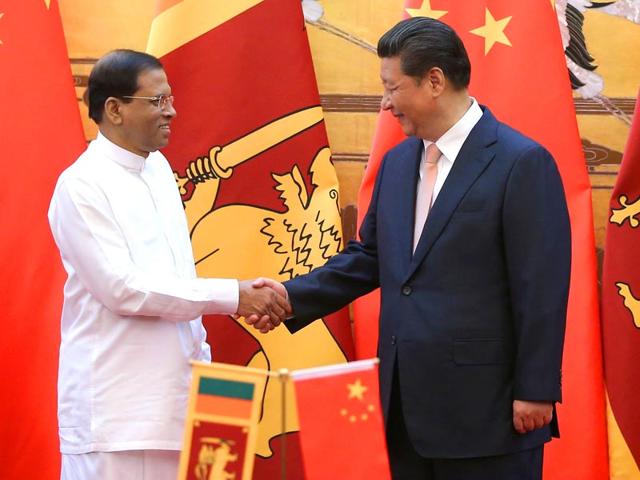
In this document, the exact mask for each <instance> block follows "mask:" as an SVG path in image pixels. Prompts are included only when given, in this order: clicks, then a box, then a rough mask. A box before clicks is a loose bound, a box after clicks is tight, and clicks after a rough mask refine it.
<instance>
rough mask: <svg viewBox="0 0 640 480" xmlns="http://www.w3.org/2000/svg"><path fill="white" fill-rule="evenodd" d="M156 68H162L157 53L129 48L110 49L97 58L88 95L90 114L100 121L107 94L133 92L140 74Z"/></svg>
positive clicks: (118, 95)
mask: <svg viewBox="0 0 640 480" xmlns="http://www.w3.org/2000/svg"><path fill="white" fill-rule="evenodd" d="M155 69H162V63H160V60H158V59H157V58H156V57H154V56H153V55H149V54H147V53H143V52H136V51H135V50H127V49H119V50H113V51H112V52H109V53H107V54H106V55H105V56H104V57H102V58H101V59H100V60H98V61H97V62H96V64H95V66H94V67H93V70H92V71H91V74H90V75H89V85H88V87H87V91H86V92H85V96H84V99H85V103H86V104H87V105H88V106H89V117H90V118H91V119H92V120H93V121H94V122H96V123H98V124H99V123H100V122H102V116H103V114H104V104H105V102H106V100H107V98H109V97H116V98H122V97H123V96H126V95H133V94H134V93H135V92H136V91H137V90H138V77H139V76H140V74H141V73H142V72H145V71H147V70H155ZM123 101H125V102H128V101H130V100H127V99H123Z"/></svg>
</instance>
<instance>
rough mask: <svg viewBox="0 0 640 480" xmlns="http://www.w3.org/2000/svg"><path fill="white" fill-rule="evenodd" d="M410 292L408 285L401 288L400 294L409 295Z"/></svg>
mask: <svg viewBox="0 0 640 480" xmlns="http://www.w3.org/2000/svg"><path fill="white" fill-rule="evenodd" d="M412 290H413V289H412V288H411V287H410V286H409V285H405V286H404V287H402V294H403V295H411V292H412Z"/></svg>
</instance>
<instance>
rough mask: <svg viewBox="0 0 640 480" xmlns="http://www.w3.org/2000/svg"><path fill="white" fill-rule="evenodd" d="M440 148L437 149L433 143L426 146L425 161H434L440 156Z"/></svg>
mask: <svg viewBox="0 0 640 480" xmlns="http://www.w3.org/2000/svg"><path fill="white" fill-rule="evenodd" d="M440 155H442V154H441V153H440V149H438V147H437V145H436V144H435V143H432V144H430V145H429V146H428V147H427V154H426V155H425V161H426V162H427V163H436V162H437V161H438V159H439V158H440Z"/></svg>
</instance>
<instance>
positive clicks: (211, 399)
mask: <svg viewBox="0 0 640 480" xmlns="http://www.w3.org/2000/svg"><path fill="white" fill-rule="evenodd" d="M251 407H252V402H251V401H250V400H240V399H237V398H229V397H219V396H218V395H198V398H197V399H196V413H207V414H210V415H221V416H225V417H240V418H249V417H251Z"/></svg>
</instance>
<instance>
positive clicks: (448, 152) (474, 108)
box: [422, 97, 482, 163]
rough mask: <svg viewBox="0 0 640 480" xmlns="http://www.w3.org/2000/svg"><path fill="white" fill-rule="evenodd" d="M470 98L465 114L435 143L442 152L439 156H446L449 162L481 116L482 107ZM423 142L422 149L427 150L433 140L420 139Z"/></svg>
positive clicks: (455, 155)
mask: <svg viewBox="0 0 640 480" xmlns="http://www.w3.org/2000/svg"><path fill="white" fill-rule="evenodd" d="M470 98H471V106H470V107H469V109H468V110H467V111H466V112H465V114H464V115H463V116H462V118H460V120H458V121H457V122H456V123H455V124H454V125H453V126H452V127H451V128H450V129H449V130H447V131H446V132H445V133H444V134H443V135H442V136H441V137H440V138H439V139H438V140H436V142H435V144H436V146H437V147H438V150H440V151H441V152H442V157H441V158H446V159H447V160H449V161H450V162H451V163H453V162H454V161H455V160H456V157H457V156H458V153H460V149H461V148H462V145H464V142H465V140H466V139H467V137H468V136H469V134H470V133H471V130H472V129H473V127H475V125H476V123H478V121H479V120H480V118H481V117H482V109H481V108H480V105H478V102H477V101H476V99H475V98H473V97H470ZM422 141H423V143H424V150H425V152H426V151H427V147H428V146H429V145H431V144H432V143H433V142H431V141H429V140H422Z"/></svg>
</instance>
